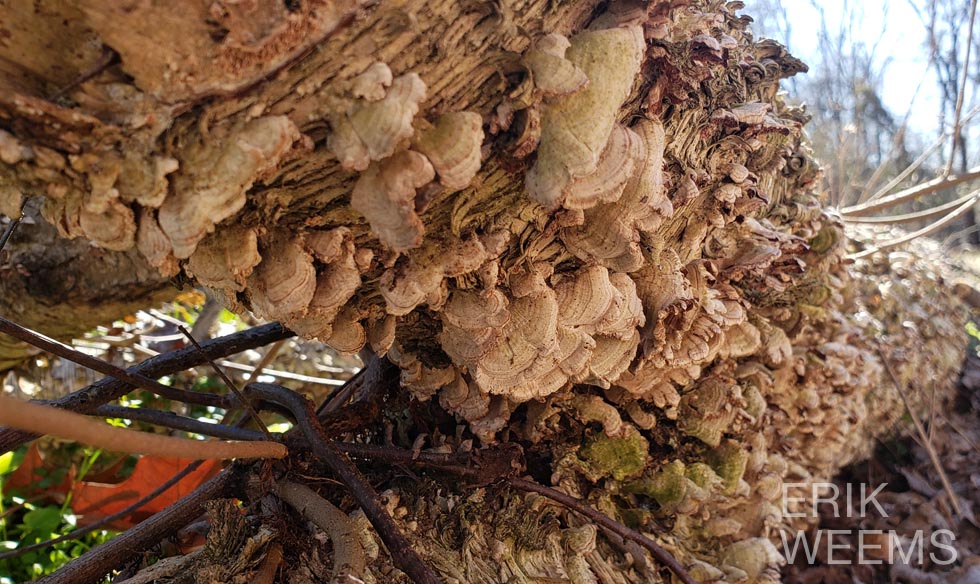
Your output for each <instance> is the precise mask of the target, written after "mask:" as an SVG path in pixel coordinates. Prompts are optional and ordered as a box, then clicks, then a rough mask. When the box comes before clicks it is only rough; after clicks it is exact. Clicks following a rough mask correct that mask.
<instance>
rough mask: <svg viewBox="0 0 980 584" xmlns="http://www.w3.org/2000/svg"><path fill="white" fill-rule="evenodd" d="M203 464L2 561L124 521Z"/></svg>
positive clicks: (6, 554)
mask: <svg viewBox="0 0 980 584" xmlns="http://www.w3.org/2000/svg"><path fill="white" fill-rule="evenodd" d="M203 462H204V461H203V460H195V461H194V462H192V463H190V464H189V465H187V466H186V467H184V469H183V470H181V471H180V472H178V473H177V474H175V475H174V476H172V477H170V478H169V479H167V482H165V483H163V484H162V485H160V486H159V487H157V488H155V489H153V491H151V492H150V493H148V494H147V495H146V496H144V497H143V498H142V499H140V500H139V501H136V502H135V503H133V504H132V505H129V506H127V507H126V508H125V509H123V510H121V511H117V512H115V513H113V514H112V515H106V516H105V517H103V518H102V519H99V520H98V521H96V522H95V523H93V524H91V525H86V526H85V527H79V528H78V529H76V530H74V531H70V532H68V533H66V534H65V535H62V536H59V537H56V538H54V539H49V540H48V541H42V542H40V543H35V544H32V545H28V546H24V547H19V548H17V549H15V550H13V551H9V552H4V553H2V554H0V560H6V559H7V558H16V557H17V556H22V555H24V554H26V553H27V552H32V551H34V550H39V549H44V548H47V547H51V546H53V545H55V544H59V543H61V542H63V541H69V540H72V539H78V538H80V537H82V536H83V535H85V534H87V533H91V532H93V531H96V530H98V529H101V528H102V527H103V526H105V525H108V524H109V523H112V522H113V521H115V520H117V519H122V518H123V517H127V516H129V515H130V514H131V513H133V512H134V511H136V510H137V509H139V508H140V507H142V506H143V505H146V504H147V503H149V502H150V501H152V500H153V499H156V498H157V497H159V496H160V495H162V494H163V493H164V492H165V491H166V490H167V489H169V488H170V487H172V486H174V485H176V484H177V483H178V482H180V481H181V479H183V478H184V477H186V476H187V475H189V474H191V473H192V472H194V471H195V470H196V469H197V468H198V467H199V466H201V464H202V463H203Z"/></svg>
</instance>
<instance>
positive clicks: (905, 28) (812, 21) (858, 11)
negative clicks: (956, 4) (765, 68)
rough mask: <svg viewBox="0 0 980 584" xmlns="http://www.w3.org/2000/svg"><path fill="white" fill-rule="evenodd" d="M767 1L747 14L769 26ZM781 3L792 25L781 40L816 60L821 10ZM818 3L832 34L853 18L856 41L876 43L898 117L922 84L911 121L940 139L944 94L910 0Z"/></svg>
mask: <svg viewBox="0 0 980 584" xmlns="http://www.w3.org/2000/svg"><path fill="white" fill-rule="evenodd" d="M963 1H966V0H963ZM765 3H766V2H765V0H746V8H745V10H743V11H742V13H744V14H748V15H750V16H752V17H753V18H756V19H757V20H761V21H762V23H763V24H764V23H765V22H766V19H765V17H764V14H765V13H764V12H762V11H763V10H765V8H764V6H765ZM781 4H782V6H783V7H784V8H785V9H786V13H787V17H788V20H789V22H790V26H791V29H790V36H789V39H785V38H778V37H777V40H780V41H782V42H784V43H786V44H788V46H789V48H790V50H791V51H792V52H793V54H794V55H796V56H797V57H799V58H801V59H803V60H804V61H805V62H808V63H813V62H815V61H816V54H817V48H818V44H817V43H818V33H819V27H820V13H819V12H818V10H817V9H816V8H815V7H814V6H813V4H812V3H811V2H810V1H809V0H782V2H781ZM818 4H819V5H820V6H821V8H822V9H823V11H824V14H825V16H826V18H827V27H828V29H829V30H830V31H831V32H833V31H835V30H837V27H838V26H839V24H840V23H841V21H842V19H844V18H848V17H850V18H852V19H853V24H854V25H855V26H854V27H853V28H852V30H853V31H854V32H853V35H854V40H855V41H861V42H863V43H865V44H866V45H867V46H868V47H875V49H874V54H875V58H876V60H877V61H878V63H880V64H882V65H885V67H886V69H885V75H884V92H883V96H882V97H883V100H884V102H885V105H886V106H887V107H888V108H889V109H890V110H891V112H892V113H893V114H894V115H895V116H896V117H897V118H899V119H900V118H901V117H903V116H904V115H905V114H906V112H907V111H908V110H909V104H910V103H912V99H913V96H914V95H915V92H916V87H917V86H918V85H919V84H920V82H922V83H921V85H922V87H921V89H920V90H919V95H918V97H917V98H916V101H915V103H916V106H917V107H916V108H915V111H914V112H913V115H912V116H911V117H910V120H909V125H910V127H911V128H912V129H913V130H915V131H916V132H918V133H920V134H922V135H924V136H926V137H935V136H936V135H937V131H936V130H937V125H938V108H937V105H936V103H937V100H938V95H939V93H938V89H937V87H936V81H935V77H934V75H933V73H932V72H931V71H930V70H929V65H928V52H927V50H926V47H925V43H926V31H925V30H924V28H923V25H922V23H921V22H920V20H919V17H918V16H917V15H916V12H915V10H914V9H913V8H912V6H911V5H910V3H909V0H864V1H861V0H850V1H848V0H818ZM786 41H788V43H787V42H786ZM974 57H976V56H975V55H974Z"/></svg>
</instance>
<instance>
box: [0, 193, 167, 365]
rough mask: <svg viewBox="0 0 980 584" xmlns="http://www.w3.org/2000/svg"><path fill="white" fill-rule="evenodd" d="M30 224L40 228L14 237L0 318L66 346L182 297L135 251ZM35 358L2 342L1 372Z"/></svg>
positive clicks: (4, 268)
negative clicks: (137, 312) (116, 249)
mask: <svg viewBox="0 0 980 584" xmlns="http://www.w3.org/2000/svg"><path fill="white" fill-rule="evenodd" d="M28 216H31V219H32V220H33V221H32V222H31V223H27V224H22V225H21V226H20V228H19V231H15V232H14V234H13V235H12V237H11V239H10V241H8V242H7V245H6V246H5V247H4V252H3V255H2V257H0V314H2V315H4V316H7V317H11V318H15V319H16V320H17V322H18V323H20V324H22V325H24V326H26V327H29V328H31V329H34V330H37V331H40V332H42V333H44V334H46V335H48V336H50V337H52V338H55V339H58V340H61V341H67V340H69V339H71V338H72V337H74V336H77V335H80V334H81V333H83V332H85V331H87V330H91V329H92V328H93V327H95V326H96V325H100V324H106V323H110V322H112V321H113V320H115V319H117V318H120V317H122V316H124V315H126V314H128V313H130V312H131V311H133V310H138V309H140V308H145V307H147V306H152V305H154V304H157V303H159V302H163V301H165V300H168V299H170V298H172V297H173V296H174V294H175V293H176V289H175V288H174V287H173V286H172V285H170V283H169V281H168V279H167V278H164V277H163V276H161V275H160V274H159V273H158V272H157V271H156V270H155V269H153V267H152V266H150V265H149V264H147V263H146V260H145V259H143V257H142V256H140V255H139V253H138V252H137V251H136V250H130V251H126V252H114V251H109V250H106V249H103V248H100V247H97V246H93V245H92V244H91V243H89V242H88V241H86V240H83V239H77V240H75V241H70V242H69V241H66V240H64V239H62V238H61V237H60V236H59V234H58V231H57V230H56V229H55V228H54V227H52V226H51V225H50V224H48V223H47V222H45V221H44V220H42V219H41V217H40V215H39V214H37V213H30V212H29V215H28ZM36 353H37V350H36V349H34V347H31V346H30V345H28V344H26V343H23V342H21V341H18V340H16V339H13V338H11V337H8V336H7V335H4V334H0V372H3V371H5V370H7V369H9V368H10V367H13V366H15V365H17V364H18V363H20V362H21V361H23V360H24V359H26V358H27V357H29V356H31V355H34V354H36Z"/></svg>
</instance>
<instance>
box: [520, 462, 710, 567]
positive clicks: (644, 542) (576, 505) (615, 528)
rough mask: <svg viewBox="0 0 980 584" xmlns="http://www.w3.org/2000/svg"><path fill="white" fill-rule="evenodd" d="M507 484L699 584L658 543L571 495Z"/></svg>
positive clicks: (532, 485) (541, 487) (522, 483)
mask: <svg viewBox="0 0 980 584" xmlns="http://www.w3.org/2000/svg"><path fill="white" fill-rule="evenodd" d="M507 484H509V485H510V486H512V487H514V488H515V489H520V490H522V491H529V492H532V493H537V494H539V495H542V496H545V497H547V498H549V499H551V500H552V501H557V502H558V503H561V504H562V505H564V506H565V507H568V508H569V509H571V510H572V511H575V512H576V513H578V514H580V515H584V516H586V517H588V518H589V519H591V520H592V521H594V522H595V523H597V524H599V525H601V526H602V527H604V528H606V529H608V530H609V531H611V532H613V533H615V534H616V535H618V536H620V537H622V538H623V539H628V540H630V541H635V542H636V543H638V544H640V545H641V546H643V547H644V548H646V550H647V551H649V552H650V554H651V555H652V556H653V557H654V558H656V560H657V561H658V562H660V563H661V564H663V565H665V566H667V567H668V568H669V569H670V571H671V572H673V573H674V575H676V576H677V578H678V579H680V581H681V582H684V584H698V583H697V581H696V580H695V579H694V578H693V577H692V576H691V574H690V573H689V572H688V571H687V569H685V568H684V566H682V565H681V563H680V562H678V561H677V559H676V558H674V556H672V555H671V554H670V552H668V551H667V550H665V549H664V548H662V547H660V545H659V544H657V542H655V541H653V540H652V539H650V538H648V537H647V536H645V535H643V534H642V533H640V532H639V531H636V530H635V529H631V528H629V527H626V526H625V525H623V524H622V523H620V522H618V521H616V520H615V519H613V518H612V517H609V516H608V515H605V514H604V513H600V512H599V511H596V510H595V509H593V508H592V507H589V506H588V505H585V504H584V503H582V502H581V501H579V500H578V499H576V498H575V497H571V496H569V495H566V494H565V493H562V492H561V491H557V490H555V489H552V488H551V487H546V486H544V485H539V484H538V483H535V482H532V481H528V480H525V479H519V478H510V479H507Z"/></svg>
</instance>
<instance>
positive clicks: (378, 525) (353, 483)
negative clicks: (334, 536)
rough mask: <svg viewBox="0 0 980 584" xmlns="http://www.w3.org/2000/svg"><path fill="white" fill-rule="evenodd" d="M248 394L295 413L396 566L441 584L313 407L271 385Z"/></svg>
mask: <svg viewBox="0 0 980 584" xmlns="http://www.w3.org/2000/svg"><path fill="white" fill-rule="evenodd" d="M245 390H246V394H247V395H249V396H251V395H255V396H256V397H258V398H260V399H263V400H266V401H270V402H274V403H278V404H279V405H281V406H283V407H285V408H287V409H289V410H290V411H291V412H292V413H293V416H294V417H295V419H296V426H297V428H298V429H299V431H300V432H302V434H303V436H304V437H305V438H306V440H307V441H308V444H309V446H310V448H311V450H312V451H313V454H315V455H316V456H317V458H319V459H320V460H322V461H323V462H324V463H326V465H327V466H328V467H330V470H331V471H332V472H333V473H334V475H336V477H337V478H338V479H339V480H340V481H341V482H343V483H344V485H346V486H347V488H348V489H349V490H350V493H351V495H352V496H353V497H354V499H355V500H356V501H357V503H358V504H359V505H360V506H361V509H363V510H364V514H365V515H366V516H367V518H368V519H369V520H370V521H371V525H373V526H374V528H375V529H376V530H377V532H378V535H380V536H381V540H382V541H383V542H384V543H385V546H387V548H388V552H389V553H391V558H392V560H393V561H394V563H395V565H396V566H397V567H398V568H399V569H400V570H402V571H403V572H405V573H406V574H407V575H408V577H409V578H411V579H412V581H413V582H416V583H418V584H438V583H439V578H438V577H437V576H436V574H435V572H433V571H432V568H430V567H429V566H428V565H426V564H425V562H423V561H422V558H421V557H419V555H418V553H417V552H416V551H415V550H414V549H413V548H412V545H411V543H409V541H408V539H406V538H405V535H404V534H403V533H402V532H401V530H400V529H399V528H398V525H397V524H396V523H395V521H394V519H392V517H391V515H389V514H388V512H387V511H385V509H384V507H383V506H382V505H381V501H380V499H379V497H378V494H377V492H375V490H374V487H372V486H371V483H369V482H368V480H367V478H365V477H364V475H363V474H361V471H359V470H357V467H355V466H354V465H353V464H352V463H351V461H350V459H348V458H347V456H346V455H344V454H343V453H341V452H340V451H338V450H337V448H336V446H335V445H334V444H333V443H332V442H331V441H330V439H329V436H328V435H327V434H326V431H325V430H324V429H323V427H322V426H321V425H320V422H319V420H317V417H316V412H315V410H314V406H313V403H312V402H310V401H309V400H308V399H306V398H305V397H303V396H301V395H299V394H298V393H296V392H294V391H291V390H289V389H287V388H285V387H282V386H279V385H273V384H271V383H249V384H248V385H247V386H246V387H245Z"/></svg>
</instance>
